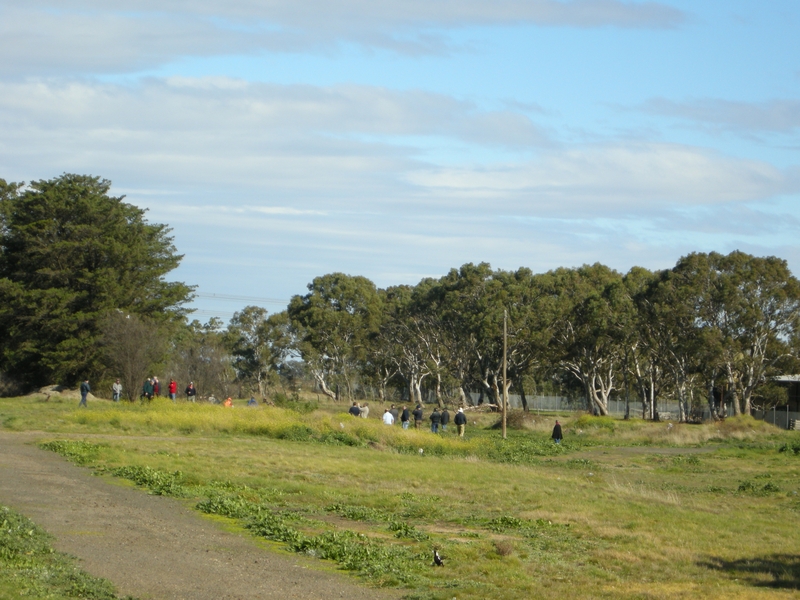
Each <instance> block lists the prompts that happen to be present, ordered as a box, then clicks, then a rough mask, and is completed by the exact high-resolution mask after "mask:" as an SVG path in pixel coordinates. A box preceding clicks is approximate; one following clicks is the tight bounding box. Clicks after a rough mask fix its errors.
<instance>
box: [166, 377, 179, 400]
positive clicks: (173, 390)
mask: <svg viewBox="0 0 800 600" xmlns="http://www.w3.org/2000/svg"><path fill="white" fill-rule="evenodd" d="M167 389H168V390H169V399H170V400H172V401H173V402H175V398H177V397H178V384H177V383H175V380H174V379H172V378H170V380H169V387H168V388H167Z"/></svg>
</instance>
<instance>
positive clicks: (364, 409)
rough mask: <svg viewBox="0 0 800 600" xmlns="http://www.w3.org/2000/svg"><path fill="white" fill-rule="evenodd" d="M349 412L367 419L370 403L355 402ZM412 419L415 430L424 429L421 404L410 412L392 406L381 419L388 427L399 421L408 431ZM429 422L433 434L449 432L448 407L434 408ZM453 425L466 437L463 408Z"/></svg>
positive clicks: (457, 414)
mask: <svg viewBox="0 0 800 600" xmlns="http://www.w3.org/2000/svg"><path fill="white" fill-rule="evenodd" d="M348 412H349V413H350V414H351V415H353V416H354V417H361V418H362V419H366V418H367V417H368V416H369V403H367V402H365V403H364V404H359V403H358V402H353V405H352V406H351V407H350V410H349V411H348ZM412 419H413V422H414V429H422V425H423V423H424V422H425V415H424V412H423V409H422V405H421V404H417V406H416V407H415V408H414V410H409V408H408V406H403V407H402V408H401V409H398V408H397V406H395V405H394V404H392V405H391V407H389V408H386V409H384V411H383V416H382V417H381V420H382V421H383V422H384V424H386V425H394V424H395V423H397V422H398V421H399V422H400V425H401V426H402V427H403V429H408V428H409V427H410V426H411V422H412ZM428 420H429V421H430V423H431V425H430V427H431V432H432V433H439V430H440V429H441V431H447V426H448V425H449V424H450V412H449V411H448V410H447V407H444V408H443V409H442V410H441V411H439V408H438V407H434V409H433V412H432V413H431V414H430V416H429V417H428ZM453 423H455V425H456V429H457V431H458V435H459V437H464V432H465V430H466V428H467V416H466V415H465V414H464V409H463V408H459V409H458V412H456V415H455V418H454V419H453Z"/></svg>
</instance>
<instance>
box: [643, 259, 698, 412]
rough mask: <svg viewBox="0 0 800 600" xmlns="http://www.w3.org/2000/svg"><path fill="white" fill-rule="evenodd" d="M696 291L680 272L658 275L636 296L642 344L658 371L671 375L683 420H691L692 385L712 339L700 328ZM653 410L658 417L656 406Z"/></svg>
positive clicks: (664, 272)
mask: <svg viewBox="0 0 800 600" xmlns="http://www.w3.org/2000/svg"><path fill="white" fill-rule="evenodd" d="M697 291H698V290H697V288H695V287H694V285H693V283H692V281H688V280H687V279H686V278H685V277H684V276H683V275H682V274H681V273H680V272H677V271H674V270H668V271H661V272H659V273H658V274H656V276H655V277H653V278H652V279H651V280H650V281H649V283H648V285H647V286H646V287H645V288H644V289H642V290H641V291H640V293H639V294H638V295H637V297H636V300H637V307H638V311H639V316H640V323H641V334H642V340H643V343H644V344H645V345H646V347H647V348H648V350H649V352H650V354H651V357H652V361H653V363H654V364H655V365H656V367H657V368H658V369H659V370H660V371H659V372H660V373H664V374H669V378H668V380H667V382H668V383H669V384H670V386H671V389H672V391H673V392H674V394H675V397H676V399H677V400H678V405H679V407H680V416H679V419H680V421H686V420H687V419H688V417H689V413H690V404H691V402H690V398H691V397H692V392H693V382H694V379H695V378H696V376H697V375H698V374H700V373H702V372H703V365H704V362H703V358H704V357H707V356H708V352H707V349H708V340H709V338H708V336H707V335H706V332H704V331H703V330H702V329H701V328H699V327H698V326H697V311H696V294H697ZM660 387H661V386H659V389H660ZM656 399H657V395H656ZM653 411H654V412H653V414H652V415H651V416H653V417H654V418H655V416H656V415H657V408H656V406H655V404H654V405H653Z"/></svg>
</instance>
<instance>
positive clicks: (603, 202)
mask: <svg viewBox="0 0 800 600" xmlns="http://www.w3.org/2000/svg"><path fill="white" fill-rule="evenodd" d="M409 178H410V180H411V181H412V183H414V184H415V185H417V186H420V187H422V188H425V189H427V190H429V193H430V194H431V195H432V196H433V195H436V196H438V197H441V198H444V197H449V198H451V199H453V200H458V201H460V202H463V203H466V204H480V203H484V202H486V201H490V200H493V201H495V202H500V201H503V204H495V206H496V207H497V209H498V210H506V211H509V212H513V211H514V210H516V211H518V212H519V213H521V214H544V215H554V214H571V213H574V211H581V213H582V214H584V215H588V216H598V215H602V214H604V213H607V212H613V213H615V214H620V213H633V214H649V213H651V212H652V211H654V210H659V209H662V208H664V207H666V206H672V207H675V206H696V205H715V204H722V203H729V202H745V201H752V200H763V199H766V198H770V197H773V196H775V195H777V194H781V193H796V192H797V191H799V190H800V177H798V174H797V173H796V172H795V171H791V170H790V171H782V170H780V169H777V168H775V167H773V166H771V165H769V164H766V163H763V162H760V161H756V160H746V159H737V158H731V157H727V156H723V155H720V154H716V153H712V152H708V151H705V150H703V149H700V148H696V147H690V146H679V145H672V144H658V143H649V144H631V145H622V144H617V145H599V146H590V147H581V148H576V149H571V150H566V151H554V152H552V153H549V154H547V155H545V156H543V157H542V158H541V159H538V160H532V161H527V162H523V163H519V162H518V163H510V164H507V165H501V166H484V167H479V168H465V167H460V168H437V169H430V170H428V171H423V170H417V171H414V172H413V173H411V174H410V175H409Z"/></svg>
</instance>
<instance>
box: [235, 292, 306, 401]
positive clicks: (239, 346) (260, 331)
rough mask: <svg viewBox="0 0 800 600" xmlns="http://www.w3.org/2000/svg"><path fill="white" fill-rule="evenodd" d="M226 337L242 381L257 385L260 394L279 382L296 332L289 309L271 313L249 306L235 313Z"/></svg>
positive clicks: (264, 394) (263, 395)
mask: <svg viewBox="0 0 800 600" xmlns="http://www.w3.org/2000/svg"><path fill="white" fill-rule="evenodd" d="M226 338H227V340H228V344H229V347H230V348H231V355H232V359H233V367H234V369H236V373H237V377H238V378H239V380H240V381H242V382H252V383H254V384H255V387H256V389H257V390H258V394H259V396H260V397H262V398H263V397H265V396H266V393H267V388H268V387H271V386H273V385H275V383H277V381H278V378H279V373H280V368H281V364H282V363H283V361H284V360H285V359H286V358H287V357H288V356H289V355H290V353H291V351H292V341H293V340H292V332H291V331H290V327H289V319H288V317H287V315H286V312H285V311H284V312H280V313H276V314H273V315H268V313H267V310H266V309H264V308H261V307H259V306H246V307H245V308H243V309H242V310H241V311H239V312H236V313H235V314H234V315H233V318H232V319H231V321H230V323H229V324H228V329H227V331H226Z"/></svg>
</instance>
